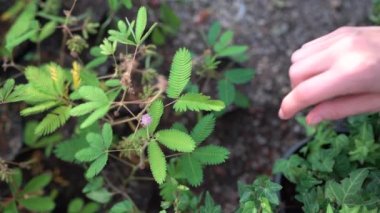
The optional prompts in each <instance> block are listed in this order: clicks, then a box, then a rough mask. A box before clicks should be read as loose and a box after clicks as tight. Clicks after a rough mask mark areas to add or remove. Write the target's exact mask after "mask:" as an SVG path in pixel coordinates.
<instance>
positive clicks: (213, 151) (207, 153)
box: [192, 145, 230, 165]
mask: <svg viewBox="0 0 380 213" xmlns="http://www.w3.org/2000/svg"><path fill="white" fill-rule="evenodd" d="M229 154H230V152H229V151H228V150H227V149H225V148H223V147H220V146H216V145H207V146H203V147H199V148H197V149H196V150H195V151H194V152H193V154H192V155H193V157H194V158H196V159H197V160H198V161H199V162H200V163H201V164H202V165H218V164H221V163H224V162H225V161H226V160H227V159H228V156H229Z"/></svg>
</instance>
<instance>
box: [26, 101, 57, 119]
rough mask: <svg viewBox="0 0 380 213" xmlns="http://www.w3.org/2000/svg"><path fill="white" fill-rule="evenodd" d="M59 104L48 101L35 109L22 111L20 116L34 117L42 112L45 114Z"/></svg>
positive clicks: (35, 106)
mask: <svg viewBox="0 0 380 213" xmlns="http://www.w3.org/2000/svg"><path fill="white" fill-rule="evenodd" d="M58 104H59V103H58V102H55V101H47V102H43V103H40V104H37V105H34V106H33V107H28V108H25V109H23V110H21V112H20V114H21V115H22V116H28V115H34V114H38V113H41V112H45V111H47V110H49V109H51V108H53V107H55V106H57V105H58Z"/></svg>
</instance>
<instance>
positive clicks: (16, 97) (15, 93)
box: [0, 79, 22, 103]
mask: <svg viewBox="0 0 380 213" xmlns="http://www.w3.org/2000/svg"><path fill="white" fill-rule="evenodd" d="M21 99H22V92H21V91H20V90H17V89H16V90H15V80H13V79H8V80H7V81H5V83H4V85H3V87H1V88H0V103H12V102H17V101H20V100H21Z"/></svg>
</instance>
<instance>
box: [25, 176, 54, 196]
mask: <svg viewBox="0 0 380 213" xmlns="http://www.w3.org/2000/svg"><path fill="white" fill-rule="evenodd" d="M51 180H52V175H51V173H46V174H42V175H39V176H37V177H34V178H33V179H32V180H30V181H29V182H28V183H27V184H26V185H25V187H24V189H23V190H22V193H24V194H27V193H32V192H38V191H40V190H42V189H43V188H44V187H45V186H47V185H48V184H49V183H50V181H51Z"/></svg>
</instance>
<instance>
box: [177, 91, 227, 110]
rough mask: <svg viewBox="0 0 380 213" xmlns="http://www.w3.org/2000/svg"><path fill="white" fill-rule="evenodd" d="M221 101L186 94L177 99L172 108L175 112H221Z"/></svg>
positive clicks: (222, 106) (222, 104)
mask: <svg viewBox="0 0 380 213" xmlns="http://www.w3.org/2000/svg"><path fill="white" fill-rule="evenodd" d="M224 107H225V104H224V103H223V101H219V100H211V99H210V97H209V96H205V95H202V94H200V93H187V94H184V95H182V96H181V97H180V98H178V99H177V101H176V103H175V104H174V106H173V108H174V110H175V111H177V112H185V111H188V110H190V111H197V112H198V111H201V110H204V111H221V110H222V109H224Z"/></svg>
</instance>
